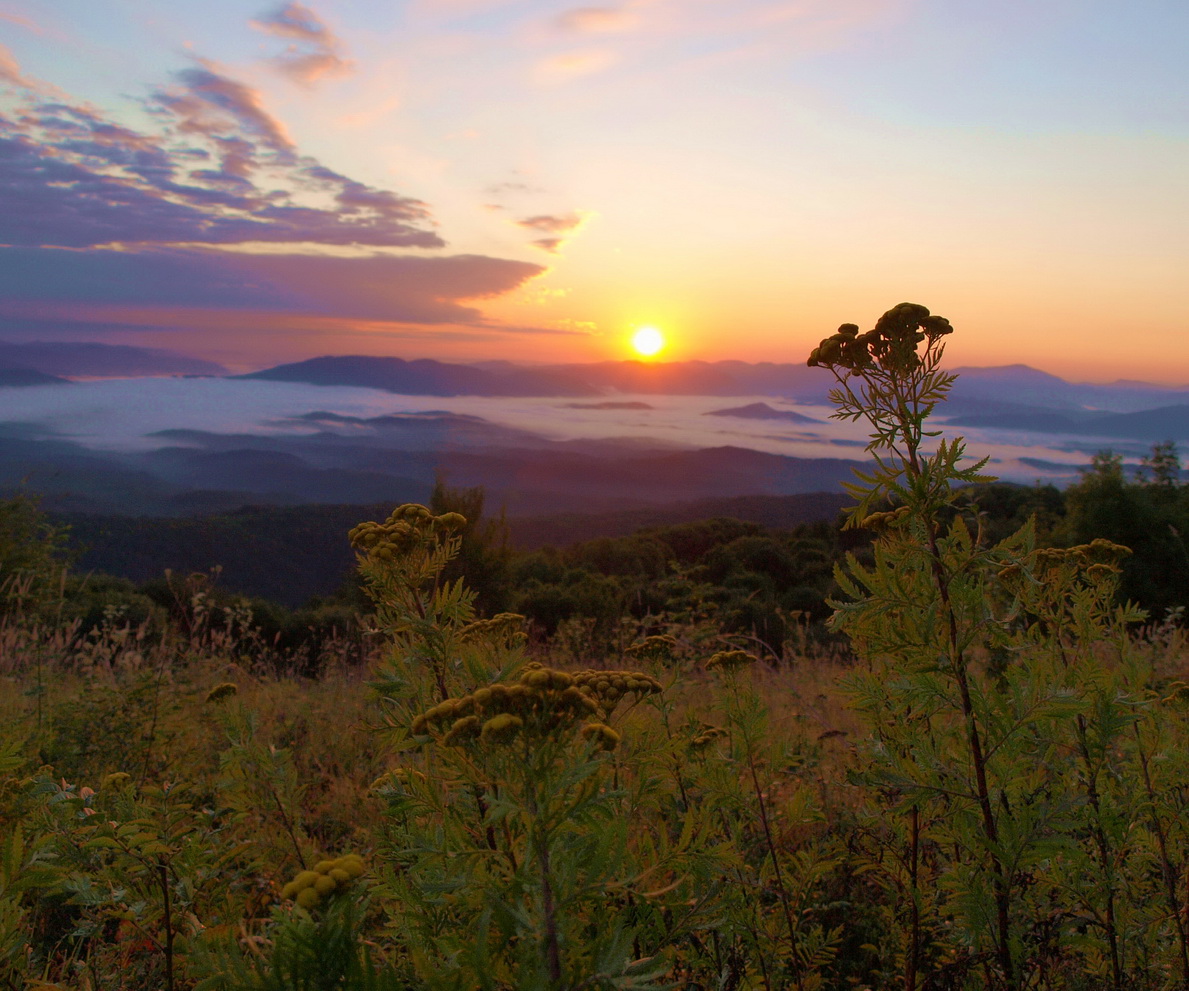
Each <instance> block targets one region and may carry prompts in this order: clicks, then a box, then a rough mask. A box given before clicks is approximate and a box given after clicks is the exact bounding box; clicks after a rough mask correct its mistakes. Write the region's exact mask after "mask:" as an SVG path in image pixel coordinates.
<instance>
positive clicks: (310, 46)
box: [252, 2, 354, 85]
mask: <svg viewBox="0 0 1189 991" xmlns="http://www.w3.org/2000/svg"><path fill="white" fill-rule="evenodd" d="M252 26H253V27H255V28H257V29H259V30H261V31H264V32H265V33H266V34H271V35H273V36H274V37H277V38H284V39H286V40H288V41H290V42H291V43H290V44H289V45H287V46H286V48H285V50H284V51H283V52H282V53H281V54H280V55H278V56H276V57H275V58H273V59H271V61H272V63H273V65H275V66H276V67H277V68H278V69H280V70H281V71H282V72H283V73H285V74H286V75H288V76H290V77H291V78H292V79H295V80H296V81H297V82H300V83H303V84H306V85H310V84H312V83H315V82H317V81H318V80H319V79H322V78H323V77H326V76H341V75H346V74H347V73H349V72H351V71H352V70H353V69H354V63H353V62H352V61H351V60H350V59H347V58H344V57H343V54H342V51H343V45H342V42H341V41H340V40H339V39H338V38H337V37H336V36H335V35H334V34H333V33H332V32H331V30H330V29H329V28H328V27H327V26H326V24H325V23H324V22H323V21H322V20H321V18H319V17H318V15H317V14H315V13H314V12H313V11H312V10H310V8H309V7H307V6H305V5H304V4H300V3H296V2H291V3H287V4H285V6H283V7H280V8H279V9H277V10H275V11H273V12H272V13H271V14H267V15H265V16H263V17H261V18H259V19H258V20H254V21H252Z"/></svg>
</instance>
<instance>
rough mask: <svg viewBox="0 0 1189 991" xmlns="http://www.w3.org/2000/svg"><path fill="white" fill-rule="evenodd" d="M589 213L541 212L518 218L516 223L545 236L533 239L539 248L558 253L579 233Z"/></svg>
mask: <svg viewBox="0 0 1189 991" xmlns="http://www.w3.org/2000/svg"><path fill="white" fill-rule="evenodd" d="M587 219H588V215H587V214H584V213H577V212H575V213H563V214H552V213H541V214H537V215H536V216H533V217H525V218H524V219H522V220H517V221H516V225H517V226H518V227H523V228H525V229H526V230H530V231H534V232H536V233H539V234H544V235H546V236H545V237H540V238H537V239H535V240H534V241H533V244H535V245H536V246H537V247H538V248H541V249H542V250H544V251H548V252H551V253H556V252H557V251H558V250H559V249H560V248H561V247H562V245H563V244H565V242H566V241H568V240H569V239H570V238H571V237H573V235H574V234H575V233H577V232H578V231H579V230H580V229H581V228H582V226H583V225H584V224H585V223H586V221H587Z"/></svg>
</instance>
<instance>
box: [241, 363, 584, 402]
mask: <svg viewBox="0 0 1189 991" xmlns="http://www.w3.org/2000/svg"><path fill="white" fill-rule="evenodd" d="M237 377H238V378H248V379H265V380H268V381H274V382H306V383H309V384H310V385H348V386H363V387H365V388H369V389H383V390H385V391H386V392H396V393H400V394H402V395H406V396H590V395H595V394H596V390H594V389H592V388H591V387H590V386H588V385H586V384H585V383H583V382H581V381H579V380H577V379H574V378H572V377H570V376H568V375H565V374H564V373H558V374H551V373H548V372H542V371H538V370H534V369H527V368H515V367H513V368H511V369H508V370H503V369H501V370H496V371H493V370H490V369H486V368H479V367H476V366H473V365H454V364H447V363H445V362H441V361H432V360H430V359H419V360H417V361H405V360H403V359H402V358H381V357H369V356H367V355H346V356H337V357H336V356H325V357H321V358H311V359H309V360H308V361H299V362H296V363H294V364H289V365H278V366H276V367H275V368H266V369H264V370H262V371H259V372H252V373H251V374H248V375H241V376H237Z"/></svg>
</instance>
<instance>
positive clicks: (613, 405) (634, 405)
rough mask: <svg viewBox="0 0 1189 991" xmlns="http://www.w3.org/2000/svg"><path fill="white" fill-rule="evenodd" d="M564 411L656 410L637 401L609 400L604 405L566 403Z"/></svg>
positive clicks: (647, 404)
mask: <svg viewBox="0 0 1189 991" xmlns="http://www.w3.org/2000/svg"><path fill="white" fill-rule="evenodd" d="M566 409H656V407H655V406H652V405H651V404H649V403H642V402H639V401H638V400H629V401H627V402H622V403H617V402H615V401H614V400H609V401H608V402H605V403H566Z"/></svg>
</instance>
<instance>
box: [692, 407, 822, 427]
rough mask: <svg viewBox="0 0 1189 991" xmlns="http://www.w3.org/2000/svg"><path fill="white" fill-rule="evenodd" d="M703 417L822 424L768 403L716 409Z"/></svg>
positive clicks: (809, 417)
mask: <svg viewBox="0 0 1189 991" xmlns="http://www.w3.org/2000/svg"><path fill="white" fill-rule="evenodd" d="M703 416H735V417H739V418H741V419H744V420H785V421H786V422H788V423H821V420H815V419H814V418H813V417H812V416H805V415H804V414H803V413H797V412H795V411H793V410H791V409H773V408H772V407H771V406H769V405H768V404H767V403H749V404H748V405H747V406H732V407H731V408H730V409H716V410H711V411H710V412H709V413H704V414H703Z"/></svg>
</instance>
